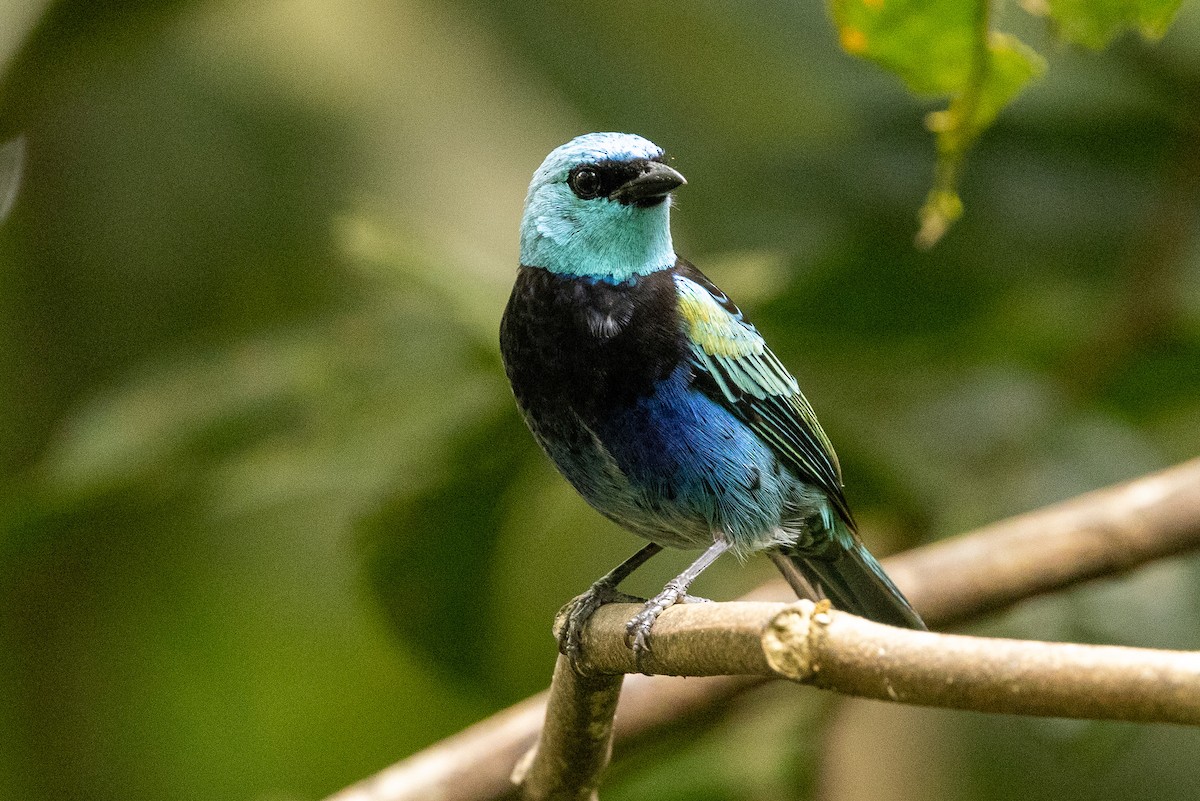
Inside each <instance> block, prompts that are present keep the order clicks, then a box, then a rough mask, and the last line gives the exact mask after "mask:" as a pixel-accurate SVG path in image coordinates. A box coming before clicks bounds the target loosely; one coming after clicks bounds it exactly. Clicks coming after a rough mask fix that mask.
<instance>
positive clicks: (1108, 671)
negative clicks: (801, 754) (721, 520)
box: [537, 600, 1200, 798]
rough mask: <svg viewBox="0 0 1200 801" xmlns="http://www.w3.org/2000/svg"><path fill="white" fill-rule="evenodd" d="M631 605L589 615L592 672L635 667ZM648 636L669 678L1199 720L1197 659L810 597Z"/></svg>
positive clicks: (1081, 714)
mask: <svg viewBox="0 0 1200 801" xmlns="http://www.w3.org/2000/svg"><path fill="white" fill-rule="evenodd" d="M640 608H641V607H640V606H639V605H636V604H613V605H611V606H605V607H603V608H601V610H600V611H598V612H597V613H596V615H595V616H594V617H593V619H592V622H591V623H589V625H588V628H587V631H586V632H585V635H584V653H585V654H587V657H588V658H587V661H586V663H585V669H586V670H587V671H588V672H589V673H592V672H596V673H604V674H614V673H625V672H631V671H634V670H636V669H637V667H636V665H635V663H634V659H633V654H632V652H631V651H630V650H629V649H628V648H626V647H625V644H624V634H625V621H627V620H628V619H629V618H630V617H632V616H633V615H634V614H635V613H636V612H637V611H638V610H639V609H640ZM654 635H655V639H654V651H653V653H652V654H650V655H649V656H648V657H647V658H645V660H644V665H645V667H646V668H647V669H649V670H652V671H654V672H656V673H662V674H666V675H672V676H709V675H720V674H726V673H735V672H745V673H753V674H757V675H760V676H765V677H782V678H786V679H791V680H792V681H796V682H799V683H801V684H811V685H813V686H816V687H821V688H823V689H827V690H836V691H837V692H840V693H845V694H847V695H856V696H861V697H864V698H875V699H878V700H881V701H901V702H903V703H907V704H918V705H921V706H937V707H946V708H950V709H967V710H973V711H976V712H1004V713H1009V714H1019V715H1041V716H1048V717H1064V718H1089V719H1094V720H1128V721H1140V722H1155V723H1185V724H1200V652H1190V651H1161V650H1154V649H1150V648H1126V647H1120V646H1112V645H1076V644H1074V643H1057V642H1031V641H1028V640H1005V639H998V638H992V637H967V636H963V635H959V634H936V633H932V632H927V631H911V630H909V629H901V628H896V627H894V626H885V625H883V624H881V623H874V622H872V621H870V620H866V619H864V618H861V617H857V616H855V615H851V614H848V613H846V612H839V611H837V610H835V609H832V608H831V607H830V606H829V603H828V602H827V601H823V602H821V603H818V604H814V603H813V602H812V601H807V600H802V601H798V602H795V603H792V604H770V603H724V604H678V605H676V606H673V607H671V608H670V609H668V610H666V611H665V612H663V614H662V617H660V618H659V619H658V622H656V623H655V627H654ZM555 680H556V681H557V676H556V677H555ZM554 692H555V691H554V690H553V689H552V690H551V693H552V694H553V693H554ZM537 797H539V798H540V797H541V796H537Z"/></svg>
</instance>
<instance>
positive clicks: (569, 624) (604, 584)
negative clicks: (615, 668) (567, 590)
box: [554, 542, 663, 661]
mask: <svg viewBox="0 0 1200 801" xmlns="http://www.w3.org/2000/svg"><path fill="white" fill-rule="evenodd" d="M662 549H663V547H662V546H661V545H659V544H657V543H654V542H652V543H650V544H649V545H646V546H645V547H644V548H642V549H641V550H640V551H638V552H637V553H635V554H634V555H633V556H631V557H629V558H628V559H626V560H625V561H624V562H622V563H621V564H619V565H617V566H616V567H614V568H613V569H612V570H610V571H608V572H607V573H605V574H604V575H603V576H601V577H600V578H599V579H597V580H596V582H595V583H594V584H592V586H591V587H589V588H588V590H587V592H585V593H583V594H582V595H576V596H575V597H574V598H572V599H571V600H570V601H567V603H566V605H565V606H564V607H563V608H562V609H560V610H558V614H557V615H555V616H554V630H555V631H556V632H557V633H558V650H559V653H561V654H562V655H563V656H566V657H569V658H570V659H571V661H575V660H576V659H578V658H579V651H580V643H581V641H582V637H583V627H584V626H585V625H587V622H588V618H590V617H591V616H592V614H593V613H595V611H596V610H597V609H599V608H600V607H602V606H604V605H605V604H611V603H645V600H646V599H645V598H638V597H636V596H633V595H626V594H625V593H623V592H621V591H620V590H618V589H617V585H618V584H620V583H621V582H622V581H624V580H625V579H627V578H629V574H630V573H632V572H633V571H635V570H637V569H638V568H639V567H641V566H642V565H644V564H645V563H646V561H647V560H649V559H650V557H651V556H654V554H656V553H658V552H659V551H661V550H662Z"/></svg>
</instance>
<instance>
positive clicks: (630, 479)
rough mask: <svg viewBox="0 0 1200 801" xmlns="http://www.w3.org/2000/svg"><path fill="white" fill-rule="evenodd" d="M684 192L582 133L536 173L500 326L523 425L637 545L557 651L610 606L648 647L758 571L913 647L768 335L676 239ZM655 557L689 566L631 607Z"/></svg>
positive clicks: (629, 147) (574, 653)
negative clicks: (617, 607) (678, 610)
mask: <svg viewBox="0 0 1200 801" xmlns="http://www.w3.org/2000/svg"><path fill="white" fill-rule="evenodd" d="M686 183H687V181H686V180H685V179H684V177H683V175H682V174H681V173H680V172H679V171H678V170H676V169H675V168H674V167H672V166H671V165H670V164H668V159H667V157H666V155H665V152H664V151H663V149H662V148H660V147H658V146H657V145H655V144H654V143H652V142H651V141H649V140H648V139H645V138H643V137H641V136H638V135H635V134H627V133H615V132H614V133H589V134H584V135H581V136H577V137H575V138H574V139H572V140H571V141H569V142H567V143H566V144H564V145H562V146H560V147H558V148H556V149H554V150H553V151H551V152H550V154H549V155H548V156H546V158H545V160H544V161H543V162H542V164H541V166H540V167H538V169H537V170H536V171H535V172H534V174H533V179H532V180H531V182H530V184H529V191H528V193H527V195H526V198H525V205H524V213H523V215H522V219H521V225H520V265H519V267H518V271H517V277H516V281H515V283H514V285H513V289H512V293H511V295H510V297H509V300H508V303H507V305H506V307H505V310H504V314H503V317H502V319H501V324H500V349H501V356H502V359H503V362H504V368H505V372H506V374H507V376H508V379H509V382H510V384H511V386H512V391H513V395H514V397H515V399H516V403H517V407H518V408H519V410H520V412H521V414H522V416H523V417H524V419H525V422H526V423H527V425H528V427H529V429H530V431H531V432H532V434H533V437H534V439H536V440H537V442H538V444H539V445H540V446H541V448H542V450H544V451H545V453H546V454H547V455H548V456H549V458H550V460H551V461H552V462H553V463H554V465H555V466H556V467H557V469H558V471H559V472H560V473H561V474H562V475H563V477H565V478H566V480H567V481H568V482H569V483H570V484H571V485H572V486H573V487H574V488H575V489H576V490H577V491H578V492H579V494H580V495H582V496H583V498H584V500H586V501H587V502H588V504H590V505H591V506H592V507H594V508H595V509H596V510H597V511H599V512H600V513H601V514H602V515H604V516H605V517H607V518H609V519H610V520H612V521H614V522H616V523H617V524H619V525H620V526H623V527H624V528H626V529H628V530H629V531H631V532H633V533H634V534H636V535H638V536H640V537H642V538H644V539H646V540H648V541H649V542H648V544H647V545H646V546H644V547H643V548H642V549H641V550H639V551H638V552H637V553H635V554H634V555H633V556H632V557H630V558H629V559H627V560H626V561H625V562H623V563H621V564H620V565H618V566H617V567H616V568H614V569H613V570H612V571H610V572H609V573H607V574H605V575H604V576H602V577H601V578H600V579H598V580H597V581H596V582H595V583H594V584H592V585H591V587H590V588H589V589H588V590H587V591H586V592H585V593H583V594H582V595H580V596H578V597H576V598H575V599H574V600H573V601H571V602H570V603H569V604H568V605H567V606H566V607H564V609H563V611H562V612H560V615H559V619H560V621H562V622H563V625H561V626H560V627H559V650H560V651H561V652H562V653H563V654H565V655H567V656H570V657H572V658H578V657H579V656H580V653H581V635H582V631H583V627H584V625H585V624H586V622H587V619H588V618H589V617H590V616H591V614H592V613H593V612H594V611H595V610H596V609H598V608H599V607H600V606H601V605H603V604H605V603H610V602H614V601H630V600H636V601H638V602H643V607H642V609H641V611H640V612H638V613H637V614H636V615H635V616H634V617H633V618H632V619H631V620H630V621H629V623H628V625H627V627H626V638H625V639H626V643H627V645H628V646H629V647H630V648H631V649H632V650H633V651H634V654H635V656H636V657H637V658H638V664H639V665H640V664H641V659H642V658H643V657H644V656H645V654H647V653H648V652H649V651H650V650H651V647H652V646H651V639H652V638H651V630H652V628H653V625H654V621H655V620H656V619H657V618H658V616H659V615H660V614H661V613H662V612H663V611H664V610H665V609H666V608H668V607H670V606H671V605H672V604H675V603H680V602H688V601H692V600H703V599H694V598H693V597H692V596H689V595H688V594H687V591H688V588H689V587H690V586H691V584H692V582H693V581H694V580H695V579H696V577H697V576H699V575H700V573H701V572H702V571H703V570H704V569H705V568H707V567H708V566H709V565H711V564H712V563H713V562H714V561H715V560H716V559H717V558H718V557H719V556H721V554H723V553H726V552H732V553H734V554H736V555H738V556H739V557H743V558H744V557H747V556H749V555H750V554H753V553H757V552H765V553H766V554H767V555H768V556H769V557H770V558H771V559H772V561H773V562H774V563H775V564H776V566H777V567H778V568H779V570H780V572H782V573H783V575H784V577H785V578H786V579H787V580H788V583H789V584H790V585H791V586H792V588H793V589H794V590H795V592H796V593H797V594H798V595H799V596H800V597H808V598H812V599H814V600H817V599H821V598H827V599H828V600H829V601H830V603H831V604H832V605H833V606H834V607H835V608H837V609H840V610H843V611H847V612H851V613H853V614H857V615H861V616H864V617H867V618H869V619H872V620H875V621H877V622H880V623H886V624H890V625H894V626H901V627H905V628H911V629H924V628H925V624H924V623H923V622H922V620H921V617H920V616H919V615H918V614H917V612H916V611H915V610H914V609H913V607H912V606H911V605H910V604H909V602H908V600H907V599H906V598H905V597H904V595H903V594H902V593H901V592H900V590H899V589H897V587H896V585H895V584H894V583H893V582H892V581H891V579H890V578H889V577H888V576H887V574H886V573H885V572H884V571H883V568H882V567H881V566H880V564H879V562H878V561H876V559H875V558H874V557H873V556H872V555H871V553H870V552H869V551H868V550H867V548H866V546H865V545H864V544H863V542H862V540H861V539H860V538H859V536H858V533H857V527H856V525H855V521H854V517H853V516H852V514H851V512H850V507H849V505H848V504H847V501H846V497H845V493H844V489H843V481H842V471H841V467H840V465H839V463H838V458H837V455H836V454H835V452H834V449H833V445H832V444H831V443H830V441H829V438H828V437H827V436H826V434H825V432H824V430H822V428H821V425H820V423H819V422H817V417H816V414H815V413H814V411H813V408H812V406H811V405H810V404H809V402H808V400H807V399H806V398H805V396H804V395H803V393H801V391H800V387H799V386H798V384H797V382H796V379H795V378H794V377H793V376H792V374H791V373H789V372H788V370H787V369H786V368H785V367H784V366H783V364H782V363H781V362H780V360H779V359H778V358H777V357H776V356H775V354H774V353H773V352H772V351H771V349H770V348H769V347H768V346H767V344H766V342H765V340H764V339H763V336H762V334H760V333H759V331H758V330H757V329H756V328H755V327H754V326H753V325H751V324H750V322H749V321H748V320H746V318H745V317H744V316H743V314H742V312H741V311H740V310H739V308H738V307H737V306H736V305H735V304H734V303H733V301H732V300H730V299H729V297H728V296H727V295H726V294H725V293H724V292H722V291H721V290H720V289H719V288H718V287H717V286H716V284H714V283H713V282H712V281H710V280H709V279H708V278H707V277H706V276H705V275H704V274H703V273H702V272H700V270H699V269H697V268H696V267H695V266H693V265H692V264H691V263H689V262H688V261H686V260H685V259H683V258H681V257H680V256H678V255H677V254H676V252H675V248H674V245H673V242H672V238H671V225H670V211H671V206H672V193H673V192H674V191H675V190H676V189H678V188H680V187H682V186H684V185H685V184H686ZM664 547H675V548H683V549H703V551H702V553H701V555H700V556H699V557H698V558H697V559H696V560H695V561H694V562H692V563H691V564H690V565H689V566H688V567H687V568H686V569H685V570H684V571H683V572H682V573H680V574H679V575H678V576H676V577H675V578H674V579H672V580H671V581H669V582H668V583H667V584H666V586H665V587H664V588H663V590H662V592H660V593H658V594H657V595H655V596H654V597H652V598H650V599H648V600H645V601H643V599H634V598H632V596H628V595H625V594H624V593H622V592H621V591H620V590H619V589H618V586H617V585H618V584H620V582H621V581H622V580H624V579H625V578H627V577H628V576H629V575H630V574H631V573H632V572H633V571H634V570H636V569H637V568H638V567H640V566H641V565H643V564H644V563H645V562H646V561H647V560H648V559H650V558H651V557H652V556H654V555H655V554H657V553H658V552H660V551H661V550H662V549H663V548H664Z"/></svg>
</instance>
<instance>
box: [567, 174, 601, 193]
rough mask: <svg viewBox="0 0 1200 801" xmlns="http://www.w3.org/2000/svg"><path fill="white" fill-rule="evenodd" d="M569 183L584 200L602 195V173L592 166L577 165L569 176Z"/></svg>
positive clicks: (572, 189)
mask: <svg viewBox="0 0 1200 801" xmlns="http://www.w3.org/2000/svg"><path fill="white" fill-rule="evenodd" d="M567 184H568V185H569V186H570V187H571V191H572V192H574V193H575V194H576V195H578V196H579V198H580V199H582V200H591V199H592V198H595V197H599V196H600V185H601V181H600V173H598V172H596V170H595V169H594V168H592V167H576V168H575V169H574V170H572V171H571V175H570V177H568V178H567Z"/></svg>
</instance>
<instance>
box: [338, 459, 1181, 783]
mask: <svg viewBox="0 0 1200 801" xmlns="http://www.w3.org/2000/svg"><path fill="white" fill-rule="evenodd" d="M1196 547H1200V459H1196V460H1192V461H1190V462H1186V463H1184V464H1182V465H1179V466H1177V467H1173V468H1170V469H1168V470H1165V471H1163V472H1161V473H1156V474H1153V475H1150V476H1147V477H1145V478H1141V479H1137V480H1135V481H1131V482H1129V483H1127V484H1122V485H1119V486H1116V487H1111V488H1108V489H1104V490H1099V491H1096V492H1092V493H1088V494H1087V495H1082V496H1080V497H1078V498H1075V499H1073V500H1070V501H1067V502H1065V503H1061V504H1057V505H1055V506H1051V507H1048V508H1046V509H1043V510H1041V511H1038V512H1032V513H1030V514H1026V515H1022V516H1020V517H1016V518H1012V519H1010V520H1008V521H1005V522H1002V523H997V524H994V525H991V526H988V527H986V528H984V529H982V530H980V531H978V532H975V533H973V534H968V535H963V536H960V537H957V538H954V539H951V540H945V541H943V542H939V543H936V544H934V545H930V546H926V547H924V548H919V549H916V550H913V551H909V552H907V553H905V554H902V555H900V556H898V557H894V558H892V559H888V560H885V562H884V566H885V567H886V568H887V571H888V573H889V574H890V575H891V576H892V578H893V579H894V580H895V582H896V583H897V584H898V585H899V586H900V587H901V589H903V590H904V592H905V594H906V595H907V596H908V598H909V599H910V600H911V601H912V602H913V605H914V606H915V607H916V609H917V610H918V611H919V612H920V613H921V615H922V616H923V617H924V618H925V620H926V622H928V623H929V624H930V625H933V626H938V627H944V626H948V625H952V624H955V623H960V622H963V621H965V620H969V619H972V618H976V617H979V616H980V615H983V614H985V613H987V612H990V611H993V610H996V609H1000V608H1003V607H1005V606H1007V605H1009V604H1012V603H1014V602H1016V601H1018V600H1021V599H1024V598H1029V597H1032V596H1036V595H1041V594H1044V593H1047V592H1052V591H1055V590H1060V589H1063V588H1065V587H1069V586H1071V585H1073V584H1076V583H1079V582H1082V581H1087V580H1089V579H1092V578H1096V577H1097V576H1103V575H1114V574H1119V573H1122V572H1125V571H1128V570H1130V569H1132V568H1134V567H1136V566H1138V565H1141V564H1144V563H1146V562H1150V561H1153V560H1155V559H1161V558H1163V557H1167V556H1173V555H1176V554H1179V553H1182V552H1184V551H1187V550H1190V549H1194V548H1196ZM751 596H752V597H753V598H754V599H756V600H767V599H783V598H786V597H788V590H787V589H786V586H785V585H784V584H783V582H781V581H780V582H773V583H772V584H770V585H768V586H766V587H764V588H760V589H759V590H756V591H755V592H754V593H751ZM722 606H727V604H725V605H722ZM603 612H604V609H603V608H602V609H601V610H600V612H599V613H597V614H600V613H603ZM656 633H657V632H656ZM657 642H658V641H657V640H656V644H657ZM656 647H658V646H657V645H656ZM664 647H665V646H664ZM761 680H762V679H761V678H758V677H753V676H717V677H713V678H704V679H696V678H691V679H680V678H669V677H661V676H659V677H653V678H650V677H645V676H630V677H629V678H628V679H627V680H626V681H625V688H624V691H623V692H622V698H621V701H620V704H619V706H618V708H617V720H616V728H615V738H616V741H617V742H618V743H619V742H621V741H622V740H625V739H629V738H633V737H638V736H642V735H645V734H647V733H649V732H651V731H654V730H656V729H658V728H661V727H663V726H665V725H667V724H670V723H672V722H675V721H678V720H680V719H681V718H686V717H689V716H692V715H695V714H696V713H698V712H700V711H702V710H704V709H706V708H708V707H710V706H712V705H713V704H715V703H718V702H721V701H723V700H725V699H727V698H729V697H730V696H732V695H734V694H736V693H737V692H739V691H741V690H744V689H746V688H747V687H750V686H753V685H755V684H757V683H758V682H760V681H761ZM545 703H546V700H545V694H540V695H537V696H534V697H532V698H529V699H527V700H525V701H523V702H521V703H520V704H517V705H516V706H513V707H510V708H509V709H507V710H504V711H502V712H500V713H498V714H497V715H494V716H492V717H491V718H488V719H487V720H485V721H482V722H481V723H478V724H476V725H474V726H472V727H470V728H468V729H465V730H463V731H462V732H459V733H458V734H456V735H454V736H452V737H449V738H447V739H446V740H443V741H441V742H440V743H437V744H435V745H433V746H431V747H430V748H427V749H425V750H424V751H421V752H420V753H418V754H415V755H414V756H412V757H409V758H408V759H406V760H404V761H402V762H399V763H397V764H396V765H393V766H392V767H390V768H386V769H384V770H383V771H381V772H380V773H378V774H376V775H375V776H373V777H370V778H368V779H365V780H363V781H362V782H359V783H358V784H355V785H353V786H351V787H349V788H347V789H346V790H343V791H342V792H340V793H337V794H336V795H334V796H332V797H331V798H330V799H329V801H417V800H418V799H427V798H438V799H441V801H485V799H498V798H504V797H506V796H511V795H512V793H513V792H514V788H513V785H512V783H511V780H510V775H511V773H512V769H513V766H514V765H515V764H516V763H517V761H518V760H519V759H520V758H521V756H522V755H523V754H525V753H526V752H527V751H528V750H529V748H530V747H531V746H533V745H534V743H535V741H536V738H537V734H538V730H539V729H540V727H541V725H542V721H543V720H544V718H545Z"/></svg>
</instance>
